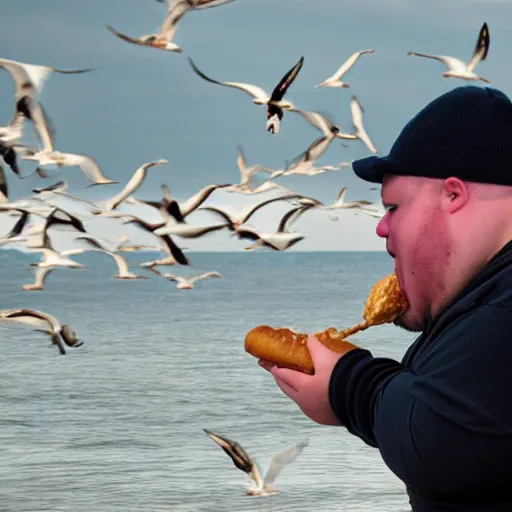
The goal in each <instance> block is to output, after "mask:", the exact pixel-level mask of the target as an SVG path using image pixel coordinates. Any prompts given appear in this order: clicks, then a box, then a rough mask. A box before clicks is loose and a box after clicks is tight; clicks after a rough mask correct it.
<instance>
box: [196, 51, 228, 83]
mask: <svg viewBox="0 0 512 512" xmlns="http://www.w3.org/2000/svg"><path fill="white" fill-rule="evenodd" d="M188 61H189V62H190V65H191V66H192V69H193V70H194V71H195V73H196V74H197V75H199V76H200V77H201V78H203V79H204V80H207V81H208V82H211V83H212V84H217V85H224V84H223V83H222V82H219V81H218V80H214V79H213V78H210V77H209V76H206V75H205V74H204V73H203V72H202V71H201V70H200V69H199V68H198V67H197V66H196V65H195V64H194V61H193V60H192V59H191V58H190V57H189V58H188Z"/></svg>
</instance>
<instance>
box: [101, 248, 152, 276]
mask: <svg viewBox="0 0 512 512" xmlns="http://www.w3.org/2000/svg"><path fill="white" fill-rule="evenodd" d="M103 252H106V253H107V254H108V255H109V256H111V257H112V258H114V261H115V262H116V265H117V274H116V275H115V276H114V277H115V278H116V279H130V280H131V279H147V277H146V276H139V275H136V274H134V273H133V272H130V271H129V270H128V263H126V260H125V259H124V258H123V257H122V256H121V255H120V254H116V253H114V252H109V251H103Z"/></svg>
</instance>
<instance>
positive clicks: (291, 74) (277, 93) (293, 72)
mask: <svg viewBox="0 0 512 512" xmlns="http://www.w3.org/2000/svg"><path fill="white" fill-rule="evenodd" d="M303 63H304V57H301V58H300V59H299V62H297V64H295V66H293V68H292V69H290V71H288V73H286V75H284V76H283V78H281V81H280V82H279V83H278V84H277V85H276V87H275V88H274V90H273V91H272V95H271V96H270V101H279V100H281V99H282V98H283V96H284V95H285V94H286V91H287V90H288V87H290V85H291V84H292V82H293V81H294V80H295V78H296V77H297V75H298V74H299V71H300V69H301V68H302V64H303Z"/></svg>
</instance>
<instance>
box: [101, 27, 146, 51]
mask: <svg viewBox="0 0 512 512" xmlns="http://www.w3.org/2000/svg"><path fill="white" fill-rule="evenodd" d="M107 29H108V30H109V31H110V32H112V34H114V35H115V36H117V37H119V39H122V40H123V41H126V42H127V43H132V44H140V45H142V46H151V41H141V40H140V39H137V38H135V37H130V36H127V35H126V34H123V33H122V32H119V31H117V30H116V29H115V28H114V27H111V26H110V25H107Z"/></svg>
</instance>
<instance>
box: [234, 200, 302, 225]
mask: <svg viewBox="0 0 512 512" xmlns="http://www.w3.org/2000/svg"><path fill="white" fill-rule="evenodd" d="M300 197H302V196H301V195H300V194H290V195H285V196H278V197H271V198H270V199H265V201H261V202H260V203H258V204H255V205H253V206H251V207H250V208H249V210H247V211H246V212H245V213H244V215H243V217H242V218H241V219H240V223H241V224H245V223H246V222H247V221H248V220H249V218H250V217H252V216H253V214H254V213H256V212H257V211H258V210H259V209H260V208H263V207H264V206H266V205H267V204H270V203H274V202H276V201H288V200H290V199H297V198H300Z"/></svg>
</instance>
